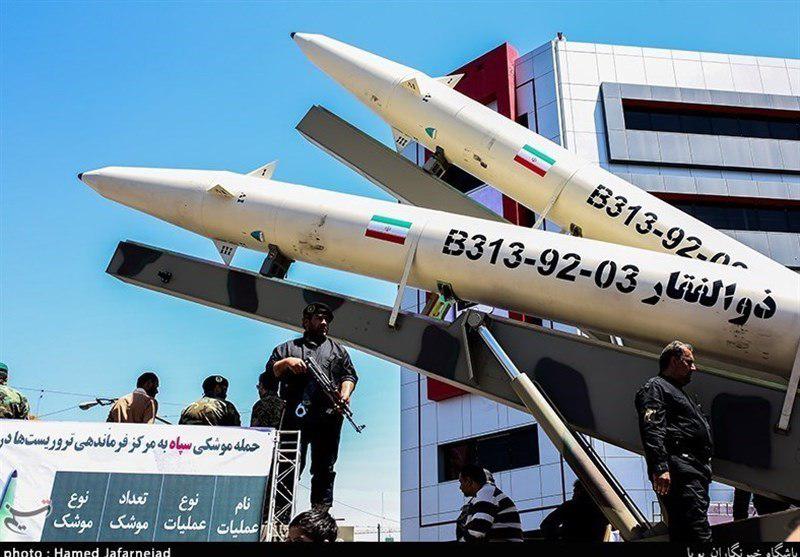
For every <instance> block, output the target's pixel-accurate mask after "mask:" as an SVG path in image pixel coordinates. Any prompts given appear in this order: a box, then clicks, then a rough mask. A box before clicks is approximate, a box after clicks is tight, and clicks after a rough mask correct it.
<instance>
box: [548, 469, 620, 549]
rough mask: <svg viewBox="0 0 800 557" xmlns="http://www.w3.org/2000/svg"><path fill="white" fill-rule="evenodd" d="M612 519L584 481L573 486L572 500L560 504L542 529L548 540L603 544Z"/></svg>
mask: <svg viewBox="0 0 800 557" xmlns="http://www.w3.org/2000/svg"><path fill="white" fill-rule="evenodd" d="M607 528H608V520H606V517H605V515H604V514H603V512H602V511H601V510H600V509H599V508H598V507H597V505H596V504H595V502H594V501H593V500H592V498H591V496H590V495H589V493H587V491H586V488H584V487H583V484H582V483H581V481H580V480H575V483H574V484H573V486H572V499H570V500H569V501H565V502H564V503H562V504H560V505H559V506H558V507H557V508H556V509H554V510H553V512H551V513H550V514H548V515H547V516H546V517H545V518H544V520H542V523H541V525H540V526H539V529H540V530H541V531H542V533H543V534H544V537H545V539H547V540H558V541H569V542H601V541H603V540H604V538H605V535H606V529H607Z"/></svg>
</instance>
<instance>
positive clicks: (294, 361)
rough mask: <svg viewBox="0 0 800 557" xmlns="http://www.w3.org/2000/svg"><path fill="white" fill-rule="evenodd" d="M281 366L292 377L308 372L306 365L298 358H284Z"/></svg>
mask: <svg viewBox="0 0 800 557" xmlns="http://www.w3.org/2000/svg"><path fill="white" fill-rule="evenodd" d="M283 364H284V365H285V366H286V367H287V368H288V369H289V371H290V372H292V374H294V375H302V374H304V373H306V372H307V371H308V368H307V367H306V363H305V362H304V361H303V360H301V359H300V358H291V357H289V358H286V359H284V360H283Z"/></svg>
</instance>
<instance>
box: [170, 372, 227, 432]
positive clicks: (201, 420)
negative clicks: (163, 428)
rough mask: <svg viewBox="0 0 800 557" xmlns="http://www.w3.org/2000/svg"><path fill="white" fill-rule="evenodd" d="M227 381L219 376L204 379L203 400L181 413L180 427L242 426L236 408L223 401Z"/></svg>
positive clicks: (192, 404)
mask: <svg viewBox="0 0 800 557" xmlns="http://www.w3.org/2000/svg"><path fill="white" fill-rule="evenodd" d="M227 396H228V380H227V379H225V378H224V377H222V376H221V375H212V376H211V377H206V380H205V381H203V398H201V399H200V400H198V401H195V402H193V403H191V404H190V405H189V406H187V407H186V408H184V410H183V412H181V419H180V421H179V422H178V423H179V424H181V425H221V426H230V425H232V426H240V425H242V421H241V418H240V417H239V412H237V411H236V407H235V406H234V405H233V404H232V403H230V402H228V401H227V400H225V398H226V397H227Z"/></svg>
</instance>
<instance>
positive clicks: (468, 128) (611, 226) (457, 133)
mask: <svg viewBox="0 0 800 557" xmlns="http://www.w3.org/2000/svg"><path fill="white" fill-rule="evenodd" d="M292 38H293V40H294V42H295V43H297V45H298V46H299V47H300V49H301V50H302V51H303V53H304V54H305V55H306V56H307V57H308V58H309V59H310V60H311V61H312V62H313V63H314V64H315V65H316V66H317V67H319V68H320V69H321V70H322V71H324V72H325V73H327V74H328V75H329V76H331V77H332V78H333V79H334V80H336V81H337V82H338V83H339V84H340V85H342V86H343V87H345V88H346V89H348V90H349V91H350V92H351V93H353V94H354V95H355V96H356V97H357V98H358V99H359V100H360V101H361V102H363V103H364V104H366V105H367V106H368V107H369V108H371V109H372V110H373V111H374V112H375V113H377V114H378V115H379V116H380V117H381V118H382V119H383V120H385V121H386V122H387V123H388V124H389V125H390V126H391V127H392V130H393V133H394V137H395V143H396V144H397V145H398V147H404V146H405V145H406V144H408V142H409V141H411V140H412V139H413V140H414V141H417V142H418V143H420V144H421V145H423V146H425V147H426V148H428V149H429V150H431V151H433V152H435V151H437V149H439V150H441V151H442V152H443V153H444V156H445V158H446V159H447V161H448V162H450V163H452V164H454V165H456V166H458V167H460V168H462V169H463V170H465V171H466V172H468V173H470V174H472V175H473V176H476V177H478V178H479V179H481V180H482V181H484V182H486V183H488V184H491V185H493V186H494V187H496V188H497V189H499V190H500V191H502V192H503V193H505V194H507V195H508V196H510V197H512V198H514V199H515V200H517V201H519V202H520V203H522V204H523V205H525V206H526V207H528V208H530V209H532V210H534V211H537V212H542V211H544V210H545V208H546V207H548V206H551V207H552V208H551V210H550V212H549V213H548V218H549V219H551V220H553V221H554V222H556V223H557V224H559V225H560V226H561V227H562V228H565V229H566V228H569V227H570V225H572V224H576V225H578V226H579V227H580V228H581V230H582V234H583V236H584V237H586V238H593V239H597V240H602V241H605V242H612V243H616V244H622V245H628V246H633V247H638V248H643V249H649V250H653V251H661V252H666V253H672V254H675V255H679V256H683V257H687V258H691V259H697V260H700V261H710V262H713V263H720V264H723V265H734V266H738V267H746V268H751V269H756V270H759V271H761V272H776V273H781V274H786V273H792V271H790V270H788V269H787V268H786V267H784V266H783V265H780V264H779V263H777V262H776V261H774V260H772V259H770V258H769V257H767V256H765V255H763V254H761V253H759V252H757V251H755V250H754V249H752V248H750V247H748V246H745V245H744V244H741V243H740V242H738V241H736V240H734V239H733V238H731V237H730V236H728V235H726V234H724V233H722V232H719V231H718V230H715V229H714V228H712V227H710V226H708V225H706V224H705V223H703V222H701V221H699V220H697V219H695V218H693V217H691V216H689V215H687V214H686V213H684V212H682V211H680V210H679V209H676V208H675V207H673V206H672V205H669V204H668V203H666V202H664V201H662V200H660V199H658V198H656V197H655V196H653V195H651V194H649V193H647V192H645V191H644V190H642V189H640V188H638V187H636V186H634V185H633V184H630V183H629V182H627V181H625V180H623V179H622V178H620V177H618V176H616V175H614V174H612V173H610V172H608V171H606V170H605V169H603V168H601V167H599V166H597V165H595V164H593V163H590V162H586V161H583V160H581V159H580V158H579V157H577V156H576V155H574V154H573V153H571V152H570V151H568V150H566V149H564V148H563V147H561V146H560V145H556V144H555V143H553V142H552V141H549V140H548V139H545V138H544V137H542V136H540V135H539V134H537V133H536V132H534V131H532V130H529V129H528V128H525V127H523V126H521V125H519V124H517V123H516V122H514V121H512V120H509V119H508V118H506V117H504V116H502V115H500V114H498V113H497V112H495V111H493V110H492V109H490V108H488V107H486V106H484V105H482V104H481V103H479V102H476V101H474V100H473V99H470V98H469V97H467V96H465V95H463V94H461V93H459V92H458V91H455V90H454V89H453V87H454V86H455V85H456V84H457V83H458V79H459V76H445V77H442V78H431V77H430V76H428V75H426V74H424V73H422V72H420V71H418V70H415V69H413V68H410V67H407V66H403V65H402V64H398V63H397V62H393V61H391V60H387V59H385V58H382V57H380V56H377V55H375V54H373V53H371V52H367V51H364V50H361V49H359V48H356V47H354V46H351V45H348V44H345V43H342V42H340V41H337V40H335V39H332V38H330V37H327V36H325V35H315V34H307V33H294V34H293V37H292Z"/></svg>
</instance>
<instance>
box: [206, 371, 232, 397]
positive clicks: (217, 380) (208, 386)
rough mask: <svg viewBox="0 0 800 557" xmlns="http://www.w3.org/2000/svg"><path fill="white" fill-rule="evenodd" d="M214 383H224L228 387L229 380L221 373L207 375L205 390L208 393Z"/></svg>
mask: <svg viewBox="0 0 800 557" xmlns="http://www.w3.org/2000/svg"><path fill="white" fill-rule="evenodd" d="M214 385H224V386H225V387H227V386H228V380H227V379H225V378H224V377H223V376H221V375H210V376H208V377H206V379H205V381H203V392H204V393H207V392H209V391H211V389H212V388H213V387H214Z"/></svg>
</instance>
